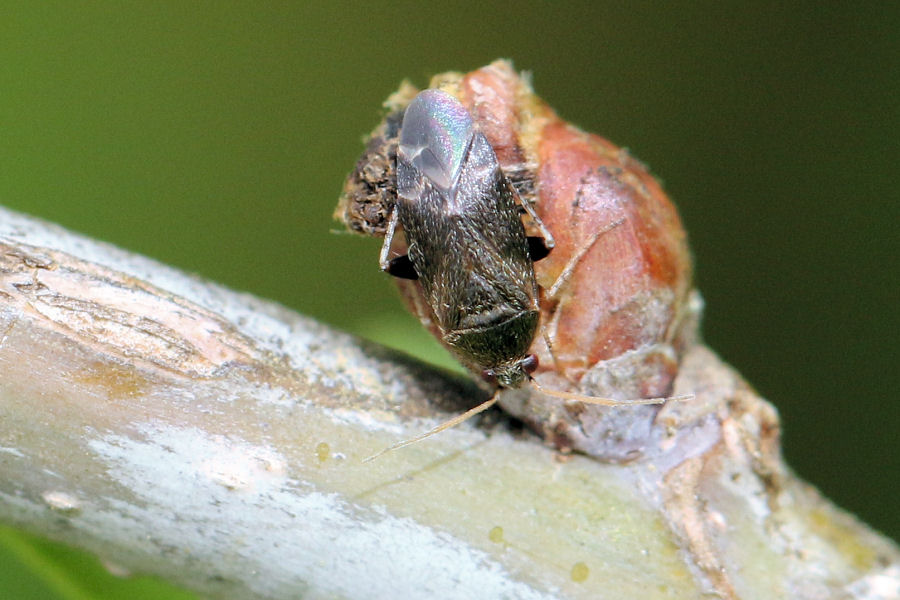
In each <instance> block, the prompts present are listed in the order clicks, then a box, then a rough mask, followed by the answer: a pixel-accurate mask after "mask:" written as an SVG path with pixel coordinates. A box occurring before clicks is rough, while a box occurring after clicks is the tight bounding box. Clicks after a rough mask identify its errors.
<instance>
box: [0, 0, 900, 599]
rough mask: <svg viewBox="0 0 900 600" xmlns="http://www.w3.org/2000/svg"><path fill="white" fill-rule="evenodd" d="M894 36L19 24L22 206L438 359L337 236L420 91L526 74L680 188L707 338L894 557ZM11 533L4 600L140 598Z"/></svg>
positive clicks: (540, 10) (805, 29)
mask: <svg viewBox="0 0 900 600" xmlns="http://www.w3.org/2000/svg"><path fill="white" fill-rule="evenodd" d="M512 6H515V9H512V8H511V7H512ZM512 10H514V11H515V12H511V11H512ZM898 31H900V10H898V9H897V8H895V7H893V6H891V5H889V4H888V3H885V4H884V5H879V4H875V3H872V4H866V5H857V6H854V7H853V8H852V10H851V9H849V8H848V7H847V6H846V5H844V4H840V5H839V4H837V3H834V4H833V5H828V4H824V3H809V4H802V3H794V4H791V7H790V8H786V7H781V6H776V5H775V4H774V3H746V4H744V3H717V2H702V3H693V4H690V5H684V4H681V3H668V2H647V3H641V4H634V3H621V2H582V3H565V4H556V3H539V2H519V3H516V4H515V5H512V4H506V3H503V4H502V5H497V6H493V7H492V6H487V7H486V6H483V5H481V4H480V3H479V4H472V5H462V4H447V3H442V4H435V5H434V6H433V7H430V8H427V9H424V8H422V7H420V5H419V4H418V3H411V2H393V3H389V4H388V5H387V6H385V7H384V8H372V7H364V6H363V4H362V3H360V4H354V3H348V4H341V3H336V2H334V3H328V4H324V3H322V4H306V3H296V4H287V3H280V2H279V3H271V2H253V3H223V2H209V3H184V2H152V3H149V2H148V3H113V2H107V3H102V2H101V3H89V4H78V5H76V4H75V3H68V2H63V3H51V2H41V3H23V4H21V5H20V6H19V7H15V6H14V5H11V4H10V3H3V6H2V7H0V203H2V204H4V205H6V206H8V207H10V208H13V209H17V210H20V211H24V212H27V213H31V214H33V215H37V216H41V217H44V218H46V219H48V220H51V221H55V222H57V223H60V224H62V225H64V226H66V227H68V228H71V229H73V230H76V231H79V232H83V233H85V234H87V235H90V236H93V237H96V238H100V239H103V240H108V241H110V242H113V243H115V244H118V245H120V246H122V247H125V248H128V249H130V250H133V251H135V252H139V253H143V254H146V255H149V256H152V257H155V258H157V259H159V260H161V261H163V262H165V263H169V264H172V265H175V266H178V267H181V268H183V269H186V270H188V271H194V272H197V273H200V274H202V275H204V276H206V277H209V278H211V279H214V280H216V281H219V282H222V283H224V284H226V285H228V286H231V287H234V288H237V289H242V290H249V291H252V292H254V293H256V294H258V295H261V296H265V297H268V298H272V299H275V300H277V301H279V302H281V303H283V304H285V305H287V306H289V307H291V308H294V309H296V310H298V311H300V312H303V313H305V314H308V315H311V316H314V317H316V318H318V319H321V320H323V321H326V322H328V323H331V324H333V325H335V326H337V327H340V328H342V329H345V330H349V331H352V332H355V333H359V334H361V335H365V336H367V337H371V338H374V339H377V340H380V341H383V342H385V343H390V344H392V345H395V346H399V347H402V348H406V349H408V350H411V351H414V352H415V353H417V354H419V355H423V354H424V355H428V356H436V357H438V358H439V359H440V358H442V357H441V355H440V351H439V350H437V349H435V347H434V346H433V345H429V344H430V343H431V342H430V340H429V339H428V337H427V336H426V335H425V334H424V333H423V332H422V330H421V328H420V327H419V326H418V325H417V323H416V322H415V321H414V320H413V319H411V318H410V317H408V316H407V315H406V314H405V313H404V311H403V309H402V308H401V306H400V303H399V301H398V300H397V298H396V296H395V292H394V290H393V288H392V286H391V283H390V282H389V281H388V278H387V277H386V276H384V275H382V274H381V273H380V272H379V270H378V267H377V253H378V248H379V243H378V241H376V240H367V239H362V238H357V237H351V236H347V235H334V234H333V233H330V230H332V229H335V228H336V225H335V224H333V223H332V222H331V212H332V209H333V207H334V204H335V202H336V199H337V196H338V194H339V192H340V190H341V185H342V182H343V178H344V176H345V175H346V173H347V172H348V171H349V170H350V169H351V168H352V166H353V164H354V162H355V160H356V158H357V156H358V154H359V153H360V152H361V150H362V144H361V142H360V138H361V136H362V135H363V134H365V133H366V132H368V131H369V130H371V129H372V128H373V127H374V126H375V124H376V123H377V122H378V121H379V117H380V108H379V107H380V104H381V102H382V101H383V100H384V98H385V97H386V96H387V95H388V94H389V93H390V92H392V91H393V90H394V89H395V88H396V87H397V85H398V84H399V83H400V81H401V80H402V79H403V78H405V77H409V78H411V79H412V80H413V81H414V82H415V83H417V84H419V85H424V84H425V83H426V82H427V80H428V77H429V76H430V75H432V74H433V73H435V72H440V71H445V70H451V69H455V70H470V69H473V68H476V67H478V66H481V65H483V64H486V63H488V62H490V61H491V60H493V59H495V58H498V57H508V58H512V59H514V60H515V64H516V66H517V67H518V68H520V69H526V70H530V71H532V72H533V74H534V85H535V87H536V89H537V91H538V92H539V93H540V94H541V95H542V96H543V97H544V98H545V99H546V100H547V101H548V102H549V103H550V104H551V105H552V106H553V107H555V108H556V109H557V111H558V112H559V113H560V114H561V115H562V116H564V117H565V118H567V119H568V120H570V121H572V122H574V123H577V124H579V125H581V126H582V127H584V128H586V129H588V130H590V131H594V132H597V133H600V134H601V135H604V136H605V137H608V138H609V139H611V140H613V141H615V142H617V143H619V144H622V145H625V146H627V147H629V148H630V149H631V151H632V152H633V153H634V154H635V155H636V156H638V157H639V158H641V159H642V160H644V161H645V162H647V163H648V164H649V165H650V166H651V168H652V169H653V171H654V172H655V173H656V174H657V176H659V177H660V178H661V179H662V180H663V181H664V183H665V186H666V189H667V190H668V191H669V193H670V194H671V195H672V197H673V198H674V199H675V201H676V202H677V204H678V206H679V208H680V210H681V214H682V217H683V219H684V221H685V224H686V227H687V229H688V231H689V233H690V235H691V240H692V246H693V250H694V254H695V257H696V262H697V280H698V285H699V287H700V289H701V291H702V292H703V294H704V296H705V298H706V301H707V310H706V318H705V325H704V332H705V336H706V339H707V341H708V342H709V344H710V345H711V346H712V347H713V348H714V349H715V350H717V351H718V352H719V353H721V355H722V356H723V357H724V358H725V359H726V360H728V361H729V362H730V363H731V364H733V365H734V366H735V367H736V368H737V369H738V370H739V371H741V372H742V373H743V374H744V375H745V376H746V377H747V378H748V379H749V380H750V381H751V382H752V383H753V384H754V385H755V386H756V387H757V388H758V389H759V390H760V392H762V393H763V394H764V395H765V396H766V397H768V398H769V399H771V400H772V401H773V402H774V403H775V404H776V405H777V407H778V409H779V410H780V411H781V414H782V417H783V421H784V451H785V455H786V457H787V459H788V461H789V462H790V464H791V465H792V466H793V467H794V468H795V469H796V470H797V471H798V472H799V474H800V475H801V476H803V477H804V478H806V479H808V480H809V481H810V482H812V483H813V484H815V485H816V486H818V487H819V488H821V489H822V491H823V492H824V493H825V494H826V495H827V496H829V497H831V498H832V499H833V500H834V501H836V502H837V503H838V504H839V505H841V506H843V507H844V508H846V509H848V510H850V511H852V512H854V513H856V514H858V515H860V516H861V517H862V518H863V519H864V520H865V521H867V522H868V523H870V524H871V525H873V526H874V527H876V528H877V529H880V530H881V531H883V532H885V533H887V534H889V535H891V536H892V537H894V538H895V539H897V538H900V502H898V501H897V497H898V492H900V442H898V439H900V435H898V430H900V402H898V401H897V399H896V394H897V391H898V388H900V375H898V371H900V369H898V353H897V341H898V333H900V318H898V300H900V268H898V260H897V255H898V251H900V226H898V224H900V211H898V186H900V181H898V177H897V170H898V162H900V161H898V159H900V101H898V98H900V94H898V92H900V86H898V83H900V54H898V44H897V37H898ZM444 360H446V359H444ZM0 427H2V424H0ZM0 533H2V535H0V541H2V540H6V542H5V545H2V544H0V548H2V549H0V597H4V598H7V597H9V598H23V599H24V598H31V597H34V598H48V597H55V596H51V595H50V594H51V592H49V591H47V590H48V589H52V590H55V591H54V592H52V593H58V594H62V596H60V597H67V598H76V597H77V598H97V597H109V598H119V597H123V598H124V597H129V598H131V597H136V596H134V592H133V591H129V592H121V591H117V590H121V589H122V588H116V587H115V586H113V585H110V586H103V585H100V586H93V585H86V584H84V583H83V582H79V581H78V580H77V579H78V575H77V573H75V574H73V572H78V573H80V571H81V569H82V567H83V565H82V562H83V561H82V559H81V558H77V557H76V558H75V559H71V560H70V562H68V563H67V562H66V560H69V559H62V558H58V557H57V556H56V555H55V554H53V552H55V550H45V549H43V548H45V546H43V545H40V544H38V545H35V544H31V543H30V542H29V541H28V540H27V539H26V538H24V537H22V536H21V535H19V534H17V533H14V532H10V531H5V530H0ZM29 544H30V545H29ZM23 547H24V548H27V549H26V550H22V548H23ZM47 547H48V548H52V547H50V546H47ZM48 552H49V553H50V554H53V556H51V557H49V558H48V557H47V554H48ZM35 553H37V555H41V554H43V556H44V559H45V560H40V559H36V558H34V556H35ZM29 557H31V558H29ZM72 561H74V562H72ZM79 561H82V562H79ZM35 564H38V565H43V566H38V567H35V566H34V565H35ZM48 565H49V567H48ZM66 565H68V566H66ZM73 565H74V566H73ZM20 567H21V568H20ZM45 568H48V569H49V571H47V572H51V573H52V576H50V578H49V579H46V576H45V575H42V573H44V570H42V569H45ZM67 570H68V571H67ZM17 573H24V574H25V578H24V579H23V578H22V577H20V576H19V575H18V574H17ZM29 574H30V575H29ZM28 577H32V580H31V581H30V582H29V580H28ZM42 577H43V578H45V580H44V581H41V578H42ZM60 577H61V578H62V579H64V580H65V579H72V581H70V582H68V583H66V584H65V585H57V583H58V579H59V578H60ZM48 582H49V583H48ZM54 582H56V583H54ZM69 584H71V585H69ZM17 585H18V586H20V587H15V586H17ZM139 585H141V584H139ZM3 586H7V587H3ZM10 586H12V587H10ZM21 586H24V587H21ZM29 586H31V587H29ZM42 586H43V587H42ZM98 587H99V589H101V590H102V589H106V590H107V591H106V592H105V593H106V595H104V592H102V591H101V592H97V591H96V589H95V588H98ZM32 588H34V589H37V590H39V591H37V592H29V591H28V590H29V589H32ZM151 588H152V585H151ZM72 589H74V590H76V591H75V592H72V591H71V590H72ZM152 589H153V590H157V591H151V592H148V593H149V594H150V595H149V596H147V597H159V598H172V597H176V596H172V595H170V594H171V593H170V592H168V591H166V589H165V588H164V587H163V588H159V589H157V588H152ZM23 590H24V591H23ZM40 590H43V591H40ZM60 590H63V591H60ZM65 590H69V591H65ZM29 593H33V594H36V595H28V594H29ZM72 594H75V595H72ZM78 594H81V595H78ZM154 594H155V595H154ZM179 597H180V596H179Z"/></svg>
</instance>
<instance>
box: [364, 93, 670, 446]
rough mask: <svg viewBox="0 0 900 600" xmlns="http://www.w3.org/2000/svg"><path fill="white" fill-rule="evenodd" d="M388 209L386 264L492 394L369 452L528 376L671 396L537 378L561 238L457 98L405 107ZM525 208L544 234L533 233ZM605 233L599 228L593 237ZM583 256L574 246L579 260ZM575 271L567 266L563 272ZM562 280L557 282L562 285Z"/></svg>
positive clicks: (421, 100) (431, 96)
mask: <svg viewBox="0 0 900 600" xmlns="http://www.w3.org/2000/svg"><path fill="white" fill-rule="evenodd" d="M386 210H387V212H388V215H387V224H386V230H385V238H384V243H383V245H382V249H381V254H380V257H379V260H380V265H381V268H382V270H384V271H386V272H387V273H389V274H391V275H394V276H396V277H399V278H402V279H413V280H418V282H419V284H420V285H421V288H422V291H423V295H424V299H425V302H426V303H427V305H428V307H429V308H430V311H431V314H432V316H433V321H434V324H435V325H436V327H437V329H438V330H439V332H440V337H441V342H442V343H443V344H444V345H445V346H446V347H447V348H448V349H449V350H450V351H451V352H452V353H453V354H454V356H455V357H456V358H457V359H458V360H459V361H460V362H461V363H462V364H463V365H465V366H466V367H467V368H469V369H470V370H472V371H473V372H475V373H478V374H479V375H480V376H481V377H482V378H483V379H484V380H485V381H486V382H488V383H489V384H491V385H492V386H494V388H495V393H494V394H493V396H492V397H491V398H490V399H489V400H487V401H485V402H483V403H482V404H480V405H478V406H476V407H474V408H472V409H470V410H469V411H467V412H465V413H463V414H461V415H459V416H457V417H455V418H453V419H450V420H449V421H447V422H445V423H442V424H441V425H439V426H438V427H436V428H434V429H432V430H430V431H428V432H426V433H424V434H422V435H420V436H418V437H415V438H412V439H409V440H405V441H402V442H400V443H398V444H395V445H394V446H391V447H389V448H387V449H385V450H383V451H382V452H379V453H378V454H375V455H374V456H371V457H369V458H368V459H366V460H372V459H374V458H376V457H378V456H380V455H381V454H383V453H384V452H387V451H389V450H394V449H396V448H400V447H403V446H406V445H408V444H411V443H414V442H417V441H419V440H421V439H424V438H425V437H428V436H430V435H433V434H435V433H438V432H440V431H443V430H445V429H447V428H450V427H453V426H455V425H457V424H459V423H461V422H463V421H465V420H466V419H468V418H470V417H472V416H474V415H476V414H478V413H480V412H483V411H484V410H487V409H488V408H490V407H491V406H493V404H494V403H496V402H497V399H498V397H499V395H500V393H501V391H502V390H504V389H509V388H518V387H522V386H523V385H525V384H526V383H529V382H530V383H531V384H532V385H535V386H536V387H537V388H538V389H539V390H540V391H541V392H543V393H546V394H548V395H552V396H557V397H560V398H563V399H567V400H578V401H581V402H586V403H590V404H602V405H606V406H620V405H635V404H659V403H662V402H663V401H665V398H649V399H638V400H629V401H621V400H612V399H608V398H597V397H589V396H583V395H581V394H574V393H569V392H563V391H558V390H549V389H545V388H543V387H540V386H538V385H537V384H536V383H535V382H534V381H533V379H532V377H531V374H532V373H534V371H535V370H536V369H537V368H538V362H539V361H538V358H537V356H536V355H535V354H533V353H530V352H529V348H530V347H531V345H532V342H533V341H534V340H535V338H536V336H537V334H538V329H539V321H540V304H539V298H540V295H539V290H538V285H537V282H536V279H535V273H534V262H535V261H538V260H541V259H542V258H545V257H546V256H547V255H548V254H549V253H550V251H551V250H552V248H553V246H554V241H553V238H552V236H551V234H550V232H549V231H547V230H546V228H545V227H543V224H542V222H541V220H540V219H539V218H538V215H537V214H536V213H535V212H534V209H533V208H532V207H531V205H530V204H529V202H527V201H523V200H521V199H520V198H519V196H518V194H517V193H516V190H515V189H514V187H513V185H512V183H511V182H510V180H509V178H508V177H507V176H506V175H505V174H504V172H503V170H502V169H501V167H500V163H499V161H498V159H497V156H496V153H495V151H494V149H493V148H492V146H491V144H490V143H489V142H488V140H487V138H486V137H485V135H484V134H483V133H482V132H481V131H480V130H479V128H478V127H477V126H476V124H475V122H474V121H473V119H472V116H471V115H470V114H469V112H468V111H467V110H466V108H465V107H464V106H463V105H462V104H461V103H460V102H459V101H458V100H457V99H456V98H454V97H453V96H451V95H449V94H447V93H445V92H443V91H440V90H437V89H429V90H425V91H423V92H421V93H419V94H418V95H417V96H416V97H415V98H414V99H413V100H412V102H410V104H409V106H408V107H407V108H406V112H405V114H404V115H403V121H402V126H401V128H400V132H399V144H398V148H397V158H396V201H395V202H394V203H393V205H392V206H387V207H386ZM525 214H527V215H528V216H529V217H530V219H531V221H533V222H534V223H535V225H536V227H537V228H538V230H539V232H540V234H541V235H538V236H528V235H526V231H525V226H524V225H523V222H522V217H523V215H525ZM620 222H621V221H620ZM620 222H616V223H613V224H612V225H611V226H610V228H613V227H615V226H616V225H618V224H619V223H620ZM399 230H402V232H403V235H404V236H405V241H406V253H405V254H400V255H399V256H395V257H393V258H390V256H391V250H392V245H393V243H394V240H395V237H396V236H397V234H398V231H399ZM603 233H605V231H598V232H596V234H595V235H594V236H593V238H592V241H591V244H593V242H594V241H596V239H597V238H598V237H599V236H600V235H602V234H603ZM583 255H584V252H580V253H577V255H576V256H575V257H574V258H573V259H572V260H573V261H576V262H577V261H578V260H580V258H581V257H582V256H583ZM571 271H572V269H571V268H567V269H565V270H564V274H565V273H571ZM561 283H564V282H558V284H557V285H554V286H553V289H554V290H558V289H560V287H561V285H560V284H561ZM548 346H549V343H548Z"/></svg>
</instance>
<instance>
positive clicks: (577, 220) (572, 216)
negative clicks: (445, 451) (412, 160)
mask: <svg viewBox="0 0 900 600" xmlns="http://www.w3.org/2000/svg"><path fill="white" fill-rule="evenodd" d="M430 87H436V88H440V89H443V90H444V91H446V92H449V93H450V94H452V95H454V96H456V97H457V98H458V99H459V100H460V102H461V103H462V104H463V106H464V107H465V108H466V109H467V110H468V111H469V113H470V114H471V115H472V118H473V120H474V121H475V123H476V125H477V126H478V128H479V129H480V130H481V131H482V132H483V133H484V134H485V136H486V138H487V139H488V141H489V142H490V144H491V146H492V147H493V149H494V151H495V152H496V154H497V158H498V161H499V162H500V165H501V168H502V170H503V172H504V173H505V174H506V176H507V177H508V178H509V179H510V181H511V182H512V184H513V187H515V188H516V190H517V192H518V193H519V195H520V196H521V198H522V200H523V202H530V203H531V204H532V206H534V208H535V209H536V212H537V214H538V216H539V217H540V218H541V220H542V221H543V224H544V226H545V227H546V229H547V230H549V231H550V233H551V234H552V236H553V238H554V240H555V247H554V248H553V250H552V251H551V252H550V254H549V256H547V257H546V258H544V259H543V260H539V261H537V262H535V263H534V270H535V275H536V278H537V282H538V284H539V286H540V312H541V328H540V333H539V334H538V335H537V337H536V338H535V340H534V342H533V344H532V347H531V350H530V352H532V353H534V354H536V355H537V356H538V358H539V361H540V362H539V366H538V368H537V370H536V371H535V373H534V378H535V379H536V380H537V381H538V382H539V383H540V384H541V385H542V386H543V387H545V388H550V389H558V390H565V391H577V392H579V393H582V394H585V395H590V396H603V397H610V398H615V399H620V400H629V399H636V398H650V397H660V396H667V395H670V394H671V385H672V381H673V379H674V377H675V375H676V374H677V370H678V363H679V359H680V356H681V354H682V353H683V351H684V349H685V347H686V346H687V345H688V344H690V343H692V342H693V341H694V340H695V338H696V329H697V327H696V324H697V319H698V314H699V304H700V302H699V299H698V296H697V295H696V294H693V295H692V293H691V260H690V255H689V250H688V247H687V240H686V235H685V232H684V229H683V227H682V225H681V221H680V219H679V217H678V214H677V212H676V210H675V207H674V206H673V204H672V203H671V201H670V200H669V199H668V197H667V196H666V195H665V193H664V192H663V191H662V188H661V187H660V186H659V184H658V182H657V181H656V180H655V179H654V178H653V177H652V175H650V174H649V172H648V171H647V169H646V168H645V167H644V166H643V165H642V164H641V163H639V162H638V161H636V160H634V159H633V158H631V157H630V155H629V154H628V152H627V151H625V150H623V149H621V148H618V147H617V146H615V145H613V144H612V143H610V142H608V141H607V140H604V139H603V138H601V137H599V136H596V135H592V134H588V133H585V132H583V131H581V130H579V129H578V128H576V127H574V126H573V125H570V124H568V123H566V122H564V121H562V120H561V119H560V118H559V117H558V116H557V115H556V113H555V112H553V110H552V109H550V108H549V107H548V106H547V105H546V104H544V102H543V101H542V100H541V99H540V98H538V97H537V96H536V95H534V93H533V92H532V90H531V88H530V86H529V84H528V82H527V81H525V80H524V79H523V78H522V77H521V76H519V75H518V74H517V73H516V72H515V71H514V70H513V69H512V66H511V65H510V64H509V63H508V62H505V61H497V62H494V63H493V64H491V65H488V66H487V67H484V68H482V69H478V70H476V71H473V72H472V73H469V74H466V75H461V74H458V73H447V74H443V75H439V76H436V77H435V78H434V79H433V80H432V83H431V86H430ZM414 95H415V90H412V89H410V87H409V86H407V87H404V88H403V89H402V90H401V91H400V92H398V93H397V94H395V95H394V96H393V97H392V98H391V100H389V101H388V103H387V106H388V108H389V110H390V111H391V112H390V113H389V115H388V117H387V118H386V120H385V122H384V123H383V124H382V125H381V126H379V128H378V129H376V131H375V132H373V135H372V137H371V138H370V143H369V147H368V149H367V152H366V153H365V154H364V155H363V157H362V158H361V159H360V161H359V163H358V164H357V169H356V171H354V173H352V174H351V176H350V177H349V178H348V182H347V184H346V186H345V193H344V196H343V197H342V199H341V203H340V204H339V206H338V210H337V212H336V217H337V218H339V219H341V220H343V221H344V222H345V223H347V225H348V227H349V228H350V229H351V230H354V231H360V232H364V233H369V234H374V235H383V234H384V223H383V220H384V216H383V215H384V214H385V212H386V211H385V210H384V202H386V201H390V194H391V193H393V192H394V190H395V188H396V183H395V181H392V180H391V177H392V176H393V173H392V172H390V164H391V158H390V157H392V156H396V132H397V129H398V128H399V123H400V121H401V119H402V113H403V109H404V108H405V105H406V104H408V102H409V101H410V99H411V98H412V97H413V96H414ZM392 136H393V141H391V140H392ZM373 173H374V174H375V176H374V177H373V175H372V174H373ZM386 197H387V200H386V199H385V198H386ZM379 218H380V219H381V221H380V222H378V219H379ZM524 222H525V225H526V229H528V234H529V235H538V234H539V232H538V231H537V230H536V228H537V227H538V225H537V224H536V223H534V222H532V221H531V220H530V219H529V218H527V217H525V218H524ZM398 285H399V286H400V289H401V292H402V294H403V297H404V299H405V301H406V302H407V304H408V305H409V307H410V309H411V310H413V312H414V313H415V314H417V315H418V316H419V318H420V320H421V321H422V322H423V324H425V325H426V326H427V327H429V329H430V330H431V331H432V333H434V334H435V335H436V337H437V338H438V339H439V340H440V339H441V337H442V336H441V333H442V332H440V331H439V329H438V328H437V326H436V325H435V319H434V315H433V313H432V311H431V308H430V307H429V306H428V303H427V302H426V301H425V299H424V298H423V297H422V292H421V286H420V285H419V283H418V282H416V281H409V280H398ZM500 403H501V405H503V406H504V408H506V410H508V411H509V412H510V413H512V414H514V415H516V416H518V417H520V418H522V419H523V420H525V421H526V422H527V423H529V425H531V426H532V427H533V428H534V429H536V430H537V431H538V432H540V433H542V434H543V435H544V437H545V439H547V440H549V441H550V442H551V443H553V444H555V445H557V446H558V447H561V448H574V449H578V450H581V451H584V452H586V453H588V454H592V455H595V456H599V457H604V458H608V459H614V460H625V459H628V458H631V457H634V456H635V455H637V454H639V453H640V452H641V450H642V449H643V447H644V446H645V445H646V444H647V443H648V442H649V439H650V436H651V435H652V428H653V419H654V417H655V415H656V413H657V412H658V410H659V407H658V406H652V405H650V406H648V405H644V406H628V407H604V406H597V405H587V404H580V403H563V402H560V400H558V399H554V398H548V397H547V396H544V395H543V394H540V393H539V392H537V391H536V390H532V389H530V388H527V387H526V388H524V389H522V390H510V391H508V392H504V394H503V395H502V396H501V398H500Z"/></svg>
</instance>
